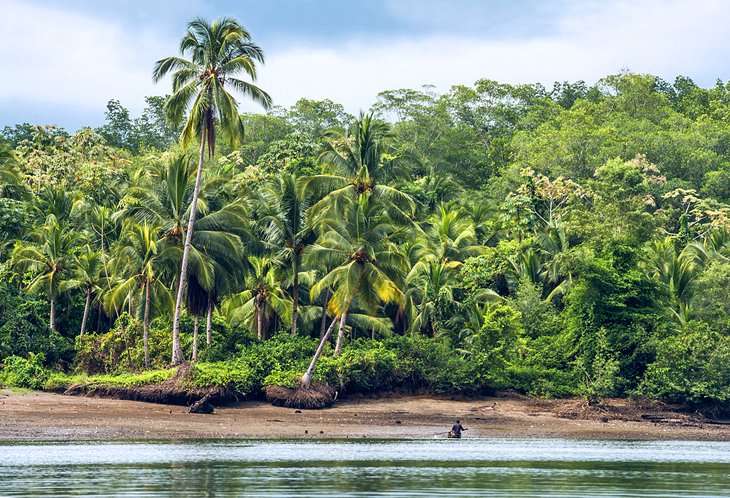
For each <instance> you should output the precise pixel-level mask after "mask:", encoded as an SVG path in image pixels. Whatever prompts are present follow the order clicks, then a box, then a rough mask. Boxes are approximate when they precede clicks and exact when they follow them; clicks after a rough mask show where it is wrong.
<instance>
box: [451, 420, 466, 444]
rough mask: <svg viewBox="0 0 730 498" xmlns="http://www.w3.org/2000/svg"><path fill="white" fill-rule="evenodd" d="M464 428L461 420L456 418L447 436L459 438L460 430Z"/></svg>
mask: <svg viewBox="0 0 730 498" xmlns="http://www.w3.org/2000/svg"><path fill="white" fill-rule="evenodd" d="M465 430H466V429H465V428H464V426H463V425H461V421H460V420H458V419H457V420H456V423H455V424H454V426H453V427H452V428H451V431H449V437H453V438H457V439H459V438H461V431H465Z"/></svg>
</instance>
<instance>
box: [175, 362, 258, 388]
mask: <svg viewBox="0 0 730 498" xmlns="http://www.w3.org/2000/svg"><path fill="white" fill-rule="evenodd" d="M189 382H190V384H191V385H192V386H195V387H223V388H226V389H233V390H235V391H237V392H240V393H244V394H250V393H252V392H253V391H254V390H257V389H258V388H256V386H259V385H260V382H257V381H256V379H255V376H254V373H253V372H252V371H251V368H250V367H249V365H248V364H246V363H245V362H241V361H219V362H215V363H195V364H193V375H192V378H191V380H190V381H189Z"/></svg>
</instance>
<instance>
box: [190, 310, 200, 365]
mask: <svg viewBox="0 0 730 498" xmlns="http://www.w3.org/2000/svg"><path fill="white" fill-rule="evenodd" d="M199 319H200V316H198V315H195V320H194V322H193V357H192V361H193V363H194V362H196V361H198V321H199Z"/></svg>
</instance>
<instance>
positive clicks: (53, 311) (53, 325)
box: [50, 296, 58, 330]
mask: <svg viewBox="0 0 730 498" xmlns="http://www.w3.org/2000/svg"><path fill="white" fill-rule="evenodd" d="M50 322H51V329H53V330H58V329H57V328H56V298H55V297H54V296H51V317H50Z"/></svg>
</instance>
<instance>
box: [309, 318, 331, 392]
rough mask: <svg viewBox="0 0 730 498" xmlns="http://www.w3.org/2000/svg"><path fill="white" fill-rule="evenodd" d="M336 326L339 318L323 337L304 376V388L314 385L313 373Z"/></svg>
mask: <svg viewBox="0 0 730 498" xmlns="http://www.w3.org/2000/svg"><path fill="white" fill-rule="evenodd" d="M336 324H337V318H336V317H335V318H333V319H332V323H331V324H330V326H329V328H328V329H327V332H325V334H324V335H323V336H322V339H321V340H320V341H319V346H318V347H317V351H316V352H315V353H314V357H313V358H312V362H311V363H310V364H309V368H307V371H306V372H304V375H302V385H303V386H304V387H310V386H311V385H312V373H313V372H314V367H315V366H316V365H317V360H318V359H319V357H320V356H321V355H322V351H324V345H325V344H327V340H328V339H329V338H330V335H331V334H332V331H333V330H334V329H335V325H336Z"/></svg>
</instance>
